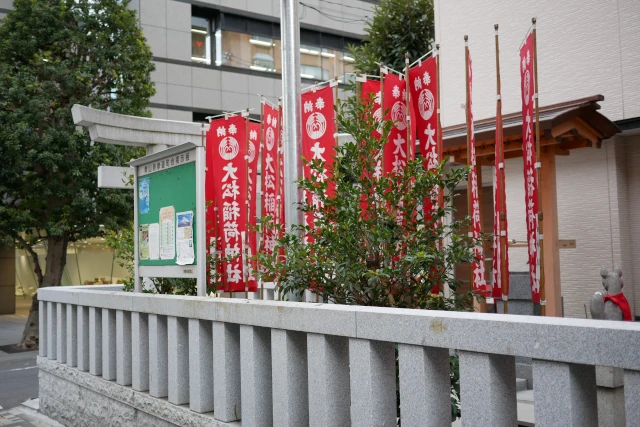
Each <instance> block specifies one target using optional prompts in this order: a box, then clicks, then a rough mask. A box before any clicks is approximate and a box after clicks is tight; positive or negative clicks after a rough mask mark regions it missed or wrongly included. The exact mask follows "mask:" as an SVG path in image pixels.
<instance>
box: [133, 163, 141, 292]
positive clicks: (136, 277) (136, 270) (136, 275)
mask: <svg viewBox="0 0 640 427" xmlns="http://www.w3.org/2000/svg"><path fill="white" fill-rule="evenodd" d="M131 169H133V284H134V291H135V292H139V293H141V292H142V278H141V277H140V267H139V264H140V248H139V247H138V244H139V243H138V239H139V236H138V232H139V230H140V226H139V225H138V197H139V195H140V193H139V192H138V167H137V166H134V167H133V168H131Z"/></svg>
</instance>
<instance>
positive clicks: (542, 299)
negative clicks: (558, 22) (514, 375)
mask: <svg viewBox="0 0 640 427" xmlns="http://www.w3.org/2000/svg"><path fill="white" fill-rule="evenodd" d="M531 24H532V26H533V30H532V31H533V80H534V84H535V92H534V93H535V109H536V160H537V161H538V163H537V164H536V174H537V180H538V236H537V237H538V259H539V260H540V265H539V266H538V269H537V271H538V272H539V276H540V314H541V315H542V316H546V315H547V309H546V303H547V301H546V292H545V280H544V250H543V248H544V234H543V230H544V228H543V219H544V215H543V214H542V187H541V185H540V182H541V179H542V167H541V162H540V160H541V158H540V155H541V154H542V153H541V152H540V110H539V108H538V94H539V91H538V43H537V40H536V32H537V31H536V18H532V19H531Z"/></svg>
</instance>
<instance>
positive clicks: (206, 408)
mask: <svg viewBox="0 0 640 427" xmlns="http://www.w3.org/2000/svg"><path fill="white" fill-rule="evenodd" d="M189 409H191V410H192V411H194V412H198V413H201V414H202V413H204V412H211V411H213V341H212V332H211V322H210V321H208V320H198V319H189ZM243 423H244V420H243ZM245 427H246V426H245Z"/></svg>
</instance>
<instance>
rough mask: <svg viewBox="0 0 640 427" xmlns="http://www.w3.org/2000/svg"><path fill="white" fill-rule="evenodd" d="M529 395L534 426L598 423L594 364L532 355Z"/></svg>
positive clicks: (591, 425) (590, 425)
mask: <svg viewBox="0 0 640 427" xmlns="http://www.w3.org/2000/svg"><path fill="white" fill-rule="evenodd" d="M625 385H626V384H625ZM533 395H534V401H533V405H534V413H535V417H536V427H545V426H567V427H578V426H580V427H596V426H597V425H598V401H597V400H598V399H597V393H596V370H595V366H588V365H577V364H571V363H561V362H550V361H546V360H536V359H534V360H533ZM463 401H464V400H463ZM462 413H463V414H464V409H463V410H462ZM463 416H464V415H463Z"/></svg>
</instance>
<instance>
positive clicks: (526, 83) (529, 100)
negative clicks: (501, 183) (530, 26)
mask: <svg viewBox="0 0 640 427" xmlns="http://www.w3.org/2000/svg"><path fill="white" fill-rule="evenodd" d="M519 65H520V89H521V94H522V157H523V163H524V192H525V206H526V209H527V243H528V247H529V277H530V281H531V298H532V300H533V302H534V303H539V302H540V270H539V268H540V251H539V250H538V244H539V242H538V238H539V236H538V178H537V174H536V168H537V167H539V164H538V162H537V159H536V150H535V142H534V139H533V138H534V134H533V125H534V120H535V117H534V113H533V104H534V94H535V93H536V92H535V91H536V89H535V88H534V81H533V77H534V76H533V34H529V35H528V36H527V38H526V40H525V43H524V45H522V47H521V48H520V63H519Z"/></svg>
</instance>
